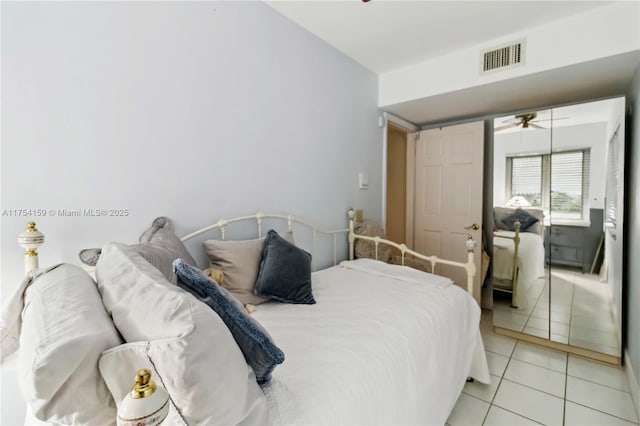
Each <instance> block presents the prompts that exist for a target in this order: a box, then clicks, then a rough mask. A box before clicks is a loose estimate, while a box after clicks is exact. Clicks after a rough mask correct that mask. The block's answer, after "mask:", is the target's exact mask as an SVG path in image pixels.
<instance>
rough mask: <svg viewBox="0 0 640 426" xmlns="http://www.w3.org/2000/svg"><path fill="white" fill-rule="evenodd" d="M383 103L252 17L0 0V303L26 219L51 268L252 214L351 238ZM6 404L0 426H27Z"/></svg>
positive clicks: (267, 16) (342, 67)
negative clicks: (157, 227)
mask: <svg viewBox="0 0 640 426" xmlns="http://www.w3.org/2000/svg"><path fill="white" fill-rule="evenodd" d="M377 90H378V79H377V76H376V75H375V74H373V73H372V72H370V71H368V70H366V69H365V68H364V67H362V66H360V65H359V64H357V63H355V62H354V61H352V60H351V59H349V58H347V57H346V56H344V55H343V54H341V53H340V52H338V51H337V50H335V49H334V48H332V47H330V46H328V45H327V44H325V43H324V42H321V41H320V40H319V39H317V38H316V37H315V36H313V35H311V34H310V33H308V32H306V31H304V30H302V29H301V28H300V27H298V26H297V25H295V24H293V23H292V22H290V21H288V20H287V19H286V18H284V17H282V16H281V15H279V14H278V13H277V12H275V11H274V10H273V9H271V8H270V7H268V6H266V5H264V4H263V3H261V2H217V3H211V2H206V3H205V2H185V3H181V2H100V3H98V2H50V3H49V2H40V3H32V2H14V3H6V2H3V4H2V159H1V166H2V170H1V177H2V196H1V203H2V205H1V209H2V211H3V212H8V213H7V214H4V215H3V216H2V219H1V220H2V222H1V223H2V227H1V228H2V235H1V240H2V241H1V247H2V283H1V285H0V289H1V290H2V291H3V293H4V294H6V292H7V291H8V290H9V289H12V288H14V287H15V286H16V285H17V284H18V282H19V280H20V279H21V276H22V268H23V266H22V260H23V259H22V252H21V249H20V248H19V247H18V246H17V245H16V242H15V241H16V240H15V238H16V236H17V235H18V234H19V233H20V232H21V231H22V230H23V229H24V227H25V224H26V222H27V221H28V220H31V219H35V220H36V221H37V223H38V226H39V228H40V229H41V230H42V231H43V232H44V233H45V234H46V238H47V241H46V243H45V244H44V245H43V246H42V248H41V264H45V265H46V264H51V263H54V262H60V261H71V262H76V259H77V253H78V251H79V250H80V249H81V248H84V247H96V246H101V245H102V244H103V243H104V242H106V241H109V240H117V241H124V242H134V241H136V240H137V238H138V236H139V235H140V233H141V232H142V231H143V230H144V229H145V228H146V227H148V226H149V225H150V223H151V221H152V220H153V218H154V217H156V216H159V215H165V216H168V217H170V218H172V219H173V220H174V223H175V226H176V228H177V231H178V233H179V234H184V233H187V232H189V231H192V230H194V229H196V228H198V227H201V226H204V225H206V224H209V223H213V222H215V221H217V220H218V219H219V218H220V217H223V216H225V217H229V216H233V215H239V214H247V213H251V212H256V211H258V210H261V211H265V212H294V213H297V214H299V215H301V216H302V217H304V218H306V219H308V220H310V221H313V222H314V223H318V224H321V225H323V226H324V227H326V228H339V227H345V226H346V209H347V208H348V207H357V208H363V209H364V212H365V215H366V216H367V217H370V218H372V219H376V220H380V218H381V205H382V201H381V174H382V167H381V164H382V159H381V156H382V154H381V152H382V149H381V147H382V133H381V129H380V128H378V109H377ZM358 171H366V172H368V174H369V189H368V190H366V191H363V190H359V189H358V188H357V172H358ZM14 209H44V210H45V211H49V210H52V209H53V210H56V211H57V210H58V209H128V211H129V215H128V216H126V217H60V216H57V215H56V216H51V215H49V214H47V215H46V216H45V217H34V215H29V214H27V215H26V216H21V215H20V216H18V217H15V216H12V215H11V213H10V212H11V211H12V210H14ZM193 249H194V248H192V250H193ZM195 249H199V248H198V247H195ZM196 257H197V258H198V259H201V261H202V260H204V254H203V253H199V254H197V256H196ZM15 394H16V392H15V390H14V389H10V390H9V392H7V391H6V390H5V392H3V394H2V418H1V419H0V423H2V424H12V423H15V422H16V419H17V418H18V417H16V416H21V415H22V412H21V408H20V407H19V406H16V404H13V402H15V401H12V400H11V398H15ZM7 398H10V399H9V400H7Z"/></svg>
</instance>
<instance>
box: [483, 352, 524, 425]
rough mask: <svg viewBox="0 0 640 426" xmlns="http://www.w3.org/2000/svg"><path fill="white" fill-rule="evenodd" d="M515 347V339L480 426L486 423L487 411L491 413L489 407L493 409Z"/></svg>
mask: <svg viewBox="0 0 640 426" xmlns="http://www.w3.org/2000/svg"><path fill="white" fill-rule="evenodd" d="M516 346H518V340H517V339H516V343H515V344H514V345H513V348H512V349H511V354H510V355H509V359H508V360H507V365H505V366H504V370H503V371H502V374H501V375H500V381H499V382H498V386H496V391H495V392H494V393H493V396H492V397H491V401H489V408H487V412H486V413H485V414H484V418H483V419H482V423H481V424H482V425H484V423H485V422H486V421H487V417H488V416H489V411H491V407H493V401H495V399H496V395H498V390H500V385H501V384H502V380H504V375H505V374H506V372H507V368H509V363H510V362H511V357H512V356H513V353H514V352H515V350H516Z"/></svg>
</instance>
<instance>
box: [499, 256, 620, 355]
mask: <svg viewBox="0 0 640 426" xmlns="http://www.w3.org/2000/svg"><path fill="white" fill-rule="evenodd" d="M545 274H546V275H547V277H544V278H538V279H536V280H534V281H533V282H531V283H529V284H527V285H526V286H523V288H522V291H524V292H525V294H524V295H522V297H521V298H520V299H521V302H522V306H519V307H518V308H512V307H511V306H510V305H511V296H510V295H508V294H507V295H504V296H508V297H494V300H493V301H494V324H495V325H497V326H500V327H504V328H508V329H510V330H514V331H519V332H523V333H527V334H531V335H534V336H539V337H543V338H546V339H548V338H549V337H550V338H551V340H553V341H556V342H560V343H565V344H571V345H573V346H578V347H583V348H587V349H591V350H594V351H598V352H603V353H606V354H609V355H619V354H620V344H619V342H618V338H617V334H616V331H615V330H616V326H615V323H614V319H613V314H612V311H611V308H610V306H611V302H610V296H609V289H608V286H607V284H606V283H602V282H601V281H600V277H599V276H598V275H594V274H583V273H581V272H580V271H579V270H577V269H573V268H561V267H555V266H554V267H553V268H552V270H551V272H549V269H546V270H545ZM549 274H550V275H551V276H550V279H549ZM548 281H550V285H549V282H548ZM500 295H501V294H498V296H500ZM550 300H551V303H549V301H550Z"/></svg>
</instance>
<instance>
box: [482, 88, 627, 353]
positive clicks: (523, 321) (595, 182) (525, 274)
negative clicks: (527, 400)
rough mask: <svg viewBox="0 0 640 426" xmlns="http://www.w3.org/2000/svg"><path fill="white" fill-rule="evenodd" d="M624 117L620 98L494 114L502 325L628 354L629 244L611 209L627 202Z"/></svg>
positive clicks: (498, 322) (497, 306)
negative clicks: (625, 278) (624, 299)
mask: <svg viewBox="0 0 640 426" xmlns="http://www.w3.org/2000/svg"><path fill="white" fill-rule="evenodd" d="M623 117H624V98H616V99H609V100H605V101H598V102H591V103H585V104H579V105H572V106H568V107H560V108H552V109H548V110H541V111H534V112H526V113H521V114H515V115H511V116H506V117H500V118H497V119H496V120H495V122H494V131H495V133H494V177H493V179H494V194H493V198H494V208H493V213H494V235H493V256H492V285H493V290H494V291H493V296H494V313H493V318H494V325H495V326H497V327H501V328H505V329H508V330H512V331H516V332H520V333H524V334H529V335H533V336H537V337H541V338H544V339H549V340H551V341H554V342H558V343H562V344H566V345H570V346H573V347H580V348H585V349H588V350H590V351H594V352H599V353H604V354H607V355H611V356H614V357H619V356H620V324H621V322H620V318H619V316H620V313H621V307H622V305H621V295H622V289H621V282H622V279H621V274H620V272H619V271H621V264H622V245H621V243H620V242H619V241H617V239H616V232H615V231H616V229H615V228H616V226H617V224H615V221H614V225H613V226H612V225H611V224H610V223H611V220H607V216H606V215H605V209H606V210H607V211H609V210H612V213H613V216H614V217H615V211H616V209H621V206H618V205H617V204H618V200H617V199H615V198H616V197H614V195H616V194H617V193H618V191H622V188H621V186H622V185H621V184H622V183H621V182H620V181H619V180H617V181H616V183H615V185H612V184H611V182H612V181H613V180H615V179H614V178H615V177H616V176H619V175H620V164H622V163H623V160H624V158H623V153H622V151H623V150H622V149H621V146H624V141H623V140H622V141H621V138H622V139H623V135H624V131H623V130H621V128H622V129H623V126H624V123H623ZM614 160H615V161H614ZM611 188H614V189H611ZM612 191H613V192H612ZM618 198H622V197H618ZM614 199H615V200H614ZM618 211H622V210H618ZM605 222H606V223H608V224H607V225H605ZM618 234H619V230H618Z"/></svg>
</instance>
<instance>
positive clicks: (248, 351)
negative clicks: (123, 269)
mask: <svg viewBox="0 0 640 426" xmlns="http://www.w3.org/2000/svg"><path fill="white" fill-rule="evenodd" d="M173 269H174V271H175V273H176V277H177V284H178V286H180V287H181V288H183V289H185V290H187V291H188V292H189V293H191V294H193V295H194V296H195V297H196V298H197V299H199V300H201V301H202V302H204V303H206V304H207V305H208V306H209V307H210V308H211V309H213V310H214V311H215V312H216V313H217V314H218V315H219V316H220V318H221V319H222V321H224V323H225V324H226V326H227V328H229V331H231V334H232V335H233V338H234V339H235V341H236V343H237V344H238V346H239V347H240V350H241V351H242V353H243V354H244V357H245V359H246V361H247V364H249V365H250V366H251V368H253V371H254V372H255V374H256V379H257V381H258V383H260V384H264V383H267V382H268V381H269V380H271V372H272V371H273V369H274V368H275V367H276V365H277V364H282V362H283V361H284V352H282V350H280V348H278V347H277V346H276V344H275V343H274V342H273V339H272V338H271V336H269V333H267V331H266V330H265V329H264V328H263V327H262V326H261V325H260V324H259V323H258V321H256V320H255V319H253V318H251V317H250V316H249V315H248V314H247V313H246V311H245V309H244V306H242V303H240V301H238V299H236V298H235V297H234V296H232V295H231V293H229V292H228V291H227V290H226V289H224V288H222V287H221V286H219V285H218V284H216V283H214V282H212V281H210V280H209V279H208V278H207V277H205V276H204V275H203V274H202V271H200V270H199V269H197V268H194V267H193V266H191V265H189V264H188V263H186V262H185V261H184V260H182V259H176V260H175V261H174V262H173Z"/></svg>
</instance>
